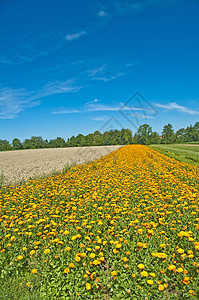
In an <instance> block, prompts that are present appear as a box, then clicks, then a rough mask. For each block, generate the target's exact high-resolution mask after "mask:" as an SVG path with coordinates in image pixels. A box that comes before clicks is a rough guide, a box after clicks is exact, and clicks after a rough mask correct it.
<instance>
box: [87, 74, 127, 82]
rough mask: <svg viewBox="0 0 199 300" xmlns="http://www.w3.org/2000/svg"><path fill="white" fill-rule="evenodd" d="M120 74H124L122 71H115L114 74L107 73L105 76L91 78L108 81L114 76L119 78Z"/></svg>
mask: <svg viewBox="0 0 199 300" xmlns="http://www.w3.org/2000/svg"><path fill="white" fill-rule="evenodd" d="M121 76H124V73H123V72H120V73H117V74H115V75H112V76H109V74H107V76H101V77H93V78H92V80H100V81H105V82H107V81H110V80H113V79H116V78H119V77H121Z"/></svg>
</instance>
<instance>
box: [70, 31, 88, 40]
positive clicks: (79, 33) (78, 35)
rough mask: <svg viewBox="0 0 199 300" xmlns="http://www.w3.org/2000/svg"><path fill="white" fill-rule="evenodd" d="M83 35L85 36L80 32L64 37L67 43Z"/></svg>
mask: <svg viewBox="0 0 199 300" xmlns="http://www.w3.org/2000/svg"><path fill="white" fill-rule="evenodd" d="M85 34H86V32H85V31H80V32H76V33H71V34H67V35H66V36H65V38H66V40H67V41H73V40H77V39H79V38H80V37H81V36H83V35H85Z"/></svg>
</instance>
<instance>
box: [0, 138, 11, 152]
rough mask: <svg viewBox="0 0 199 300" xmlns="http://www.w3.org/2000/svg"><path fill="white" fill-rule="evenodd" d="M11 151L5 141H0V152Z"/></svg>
mask: <svg viewBox="0 0 199 300" xmlns="http://www.w3.org/2000/svg"><path fill="white" fill-rule="evenodd" d="M7 150H11V146H10V144H9V142H8V141H7V140H0V151H7Z"/></svg>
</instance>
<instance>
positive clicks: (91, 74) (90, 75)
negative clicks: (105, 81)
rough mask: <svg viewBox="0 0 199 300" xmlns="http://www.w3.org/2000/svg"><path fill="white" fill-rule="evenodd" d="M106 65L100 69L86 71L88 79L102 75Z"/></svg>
mask: <svg viewBox="0 0 199 300" xmlns="http://www.w3.org/2000/svg"><path fill="white" fill-rule="evenodd" d="M106 66H107V65H106V64H104V65H102V66H101V67H99V68H96V69H93V70H90V71H88V73H89V75H88V76H89V77H93V76H95V75H96V74H102V73H103V72H104V69H105V67H106Z"/></svg>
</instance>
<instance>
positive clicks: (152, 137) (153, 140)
mask: <svg viewBox="0 0 199 300" xmlns="http://www.w3.org/2000/svg"><path fill="white" fill-rule="evenodd" d="M160 141H161V139H160V136H159V134H158V133H157V132H156V131H153V132H152V133H151V135H150V144H160Z"/></svg>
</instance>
